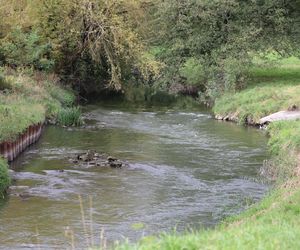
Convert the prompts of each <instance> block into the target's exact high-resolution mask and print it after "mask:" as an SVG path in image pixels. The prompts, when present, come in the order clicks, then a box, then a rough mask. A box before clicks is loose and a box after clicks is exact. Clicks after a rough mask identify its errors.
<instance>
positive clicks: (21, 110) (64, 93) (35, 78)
mask: <svg viewBox="0 0 300 250" xmlns="http://www.w3.org/2000/svg"><path fill="white" fill-rule="evenodd" d="M74 101H75V95H74V94H73V93H72V91H70V90H66V89H64V88H62V87H61V86H60V84H59V79H58V78H57V77H56V76H55V75H53V74H46V73H41V72H33V71H31V70H25V69H24V70H18V71H16V70H13V69H10V68H0V120H1V124H0V144H1V143H3V142H14V141H15V140H16V139H18V138H19V137H20V136H21V135H22V134H23V133H24V132H25V131H26V130H28V128H29V127H30V126H32V125H36V124H42V123H44V122H45V121H50V122H55V121H57V119H61V120H63V119H65V117H66V116H69V113H74V112H72V110H71V112H69V113H68V114H65V115H62V114H64V113H65V112H66V110H68V107H71V106H72V105H73V103H74ZM60 117H61V118H60ZM8 185H9V177H8V173H7V163H6V161H5V160H3V159H1V161H0V193H1V194H3V192H4V190H5V189H6V188H7V187H8Z"/></svg>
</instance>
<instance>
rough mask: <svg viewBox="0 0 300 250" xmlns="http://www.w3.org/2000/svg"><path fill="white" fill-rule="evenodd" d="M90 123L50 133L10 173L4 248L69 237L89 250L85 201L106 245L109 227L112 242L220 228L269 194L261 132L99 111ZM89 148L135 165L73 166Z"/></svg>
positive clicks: (49, 244) (205, 120)
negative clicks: (261, 175)
mask: <svg viewBox="0 0 300 250" xmlns="http://www.w3.org/2000/svg"><path fill="white" fill-rule="evenodd" d="M86 117H87V119H88V125H87V126H86V128H74V129H63V128H58V127H47V128H46V130H45V132H44V135H43V137H42V139H41V140H40V142H39V143H38V144H37V145H35V146H34V147H33V148H31V149H30V150H28V152H27V153H26V154H24V155H23V156H22V157H21V158H19V160H18V161H17V163H15V164H14V166H12V167H13V168H14V169H15V170H16V172H15V173H14V174H13V177H14V179H15V180H16V181H15V185H16V187H15V188H14V190H13V191H12V192H13V193H12V195H10V196H9V197H8V199H7V200H5V201H3V202H2V203H1V204H0V225H1V227H0V242H1V246H0V248H3V249H9V248H11V249H26V248H39V247H40V248H42V249H44V248H45V249H47V248H50V249H53V248H57V249H61V248H62V247H63V248H65V247H68V246H69V244H70V240H67V239H66V237H65V235H64V231H65V230H66V229H68V230H73V231H74V234H75V241H76V242H75V244H76V245H77V246H80V247H84V244H85V242H86V241H85V236H84V235H85V234H84V226H83V225H82V216H81V213H80V205H79V198H78V195H81V196H82V199H83V205H84V211H85V220H86V222H87V224H90V222H91V221H90V220H91V217H90V214H92V215H93V218H92V223H91V224H92V225H93V231H94V240H95V241H96V242H98V241H99V236H98V235H99V232H100V231H101V229H102V228H104V230H105V232H106V236H107V238H108V240H109V241H114V240H122V239H124V238H129V239H131V240H136V239H138V238H140V237H142V236H144V235H149V234H156V233H157V232H159V231H170V230H172V229H174V228H175V227H176V228H177V230H179V231H182V230H185V229H188V228H200V227H209V226H213V225H215V224H216V223H218V222H219V221H220V220H221V219H222V218H224V217H225V216H227V215H230V214H234V213H237V212H239V211H241V210H242V209H243V208H245V206H246V205H247V203H248V202H249V201H250V202H254V201H257V200H259V199H261V197H262V196H263V195H264V194H265V192H266V190H267V188H268V187H267V186H266V185H264V184H261V183H260V182H258V181H255V178H256V177H257V172H258V169H259V167H260V166H261V165H262V161H263V159H264V158H266V152H265V150H266V138H265V137H264V136H263V134H262V132H261V131H258V130H255V129H251V128H244V127H240V126H236V125H234V124H230V123H222V122H218V121H215V120H213V119H211V116H210V114H209V113H208V112H207V111H197V112H192V113H191V112H179V111H172V110H169V111H168V110H163V111H162V110H137V109H136V110H126V109H124V108H120V107H110V108H100V107H95V106H94V107H93V108H92V110H90V111H89V112H88V113H87V114H86ZM87 149H95V150H97V151H99V152H105V153H108V154H111V155H114V156H116V157H118V158H120V159H123V160H127V161H129V162H130V166H129V167H128V168H123V169H111V168H99V167H85V168H80V167H78V166H73V165H72V164H71V163H70V162H69V161H68V158H70V157H72V156H73V155H74V154H76V153H80V152H83V151H84V150H87ZM62 169H63V170H64V171H61V170H62ZM20 194H21V195H20ZM89 197H92V202H93V204H92V207H90V206H91V205H90V199H89ZM137 223H142V225H144V226H143V227H142V228H139V229H137V228H135V227H134V225H136V224H137ZM88 227H89V226H88ZM89 229H90V227H89Z"/></svg>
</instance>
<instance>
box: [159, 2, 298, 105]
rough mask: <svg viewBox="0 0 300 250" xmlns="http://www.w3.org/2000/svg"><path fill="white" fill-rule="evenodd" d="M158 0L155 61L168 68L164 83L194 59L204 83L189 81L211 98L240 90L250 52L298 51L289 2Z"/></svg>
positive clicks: (177, 77) (294, 7)
mask: <svg viewBox="0 0 300 250" xmlns="http://www.w3.org/2000/svg"><path fill="white" fill-rule="evenodd" d="M159 2H160V3H159V4H158V6H157V13H158V14H157V18H156V20H157V23H156V25H155V26H154V29H155V28H156V29H157V33H158V34H159V35H158V38H157V40H156V41H155V42H156V44H159V45H160V47H161V48H162V49H161V52H160V54H159V55H158V57H159V58H160V59H162V60H163V61H164V62H165V64H166V65H168V67H166V68H165V72H164V76H165V81H168V82H170V83H173V82H175V83H176V82H180V81H182V78H181V77H182V76H186V74H185V72H183V71H182V70H181V69H182V67H183V68H185V67H186V65H189V64H190V62H191V60H192V61H199V62H200V65H201V66H202V69H201V71H203V72H204V75H205V76H206V79H203V77H202V75H203V74H199V75H196V76H197V77H196V78H194V79H193V81H196V82H198V84H201V85H203V87H205V88H206V92H205V95H206V96H208V97H210V98H211V99H215V98H216V97H218V96H220V93H224V92H231V93H232V92H234V91H235V90H236V89H239V88H241V87H243V85H244V82H245V71H247V68H248V67H249V65H250V64H251V57H252V56H253V53H251V52H252V51H266V50H269V49H273V50H276V51H279V52H280V54H281V55H287V54H289V53H291V52H295V49H298V50H299V48H298V46H296V45H297V44H295V43H294V42H293V40H294V38H295V36H296V34H297V30H298V28H297V27H295V26H294V25H291V23H292V22H293V21H295V19H297V18H298V17H296V14H295V13H298V7H299V6H298V5H295V4H292V2H293V1H289V2H290V3H286V1H283V0H282V1H281V0H278V1H268V0H266V1H240V0H229V1H224V0H213V1H202V0H184V1H181V0H176V1H174V0H166V1H159ZM291 34H292V35H291ZM292 48H293V49H294V50H293V49H292ZM193 74H194V75H195V72H194V73H193ZM187 83H189V79H187Z"/></svg>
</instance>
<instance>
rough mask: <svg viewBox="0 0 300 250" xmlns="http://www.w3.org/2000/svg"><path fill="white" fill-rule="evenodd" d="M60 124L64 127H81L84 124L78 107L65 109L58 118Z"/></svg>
mask: <svg viewBox="0 0 300 250" xmlns="http://www.w3.org/2000/svg"><path fill="white" fill-rule="evenodd" d="M57 122H58V124H60V125H62V126H80V125H82V123H83V120H82V117H81V111H80V109H79V108H78V107H71V108H63V109H61V111H60V112H59V114H58V117H57Z"/></svg>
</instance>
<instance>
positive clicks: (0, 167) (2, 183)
mask: <svg viewBox="0 0 300 250" xmlns="http://www.w3.org/2000/svg"><path fill="white" fill-rule="evenodd" d="M9 184H10V177H9V174H8V164H7V162H6V160H4V159H2V158H1V157H0V196H1V197H3V195H4V193H5V191H6V189H7V188H8V186H9Z"/></svg>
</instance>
